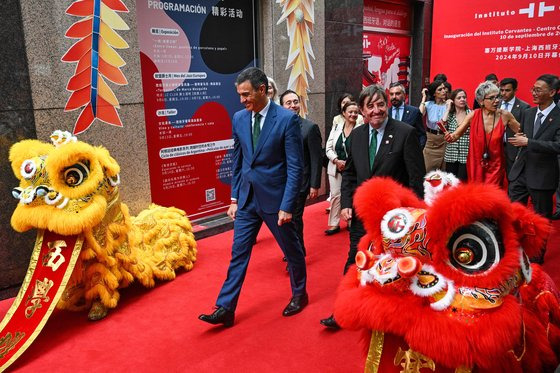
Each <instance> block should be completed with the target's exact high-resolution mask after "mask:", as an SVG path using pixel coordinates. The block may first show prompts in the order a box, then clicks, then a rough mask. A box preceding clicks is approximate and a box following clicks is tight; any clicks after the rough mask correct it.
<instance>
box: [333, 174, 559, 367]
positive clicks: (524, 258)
mask: <svg viewBox="0 0 560 373" xmlns="http://www.w3.org/2000/svg"><path fill="white" fill-rule="evenodd" d="M447 177H448V175H445V174H443V173H439V174H435V175H434V174H433V175H428V176H427V181H429V183H431V184H432V186H435V187H436V188H435V189H442V190H441V191H440V192H439V194H437V196H435V197H434V195H433V194H432V198H427V201H428V203H429V205H428V203H427V202H426V201H422V200H419V199H418V198H417V197H416V196H415V195H414V194H413V193H412V192H411V191H410V190H408V189H406V188H404V187H402V186H400V185H399V184H397V183H396V182H394V181H392V180H390V179H385V178H375V179H372V180H370V181H368V182H366V183H364V184H363V186H362V187H360V188H359V189H358V191H357V192H356V194H355V197H354V205H355V207H356V212H357V214H358V215H359V216H360V217H361V219H362V220H363V222H364V227H365V229H366V232H367V233H366V235H365V236H364V237H363V238H362V240H361V242H360V246H359V251H358V254H357V256H356V264H357V267H358V268H355V269H354V270H350V271H349V272H348V274H347V275H346V276H345V278H344V279H343V281H342V283H341V285H340V287H339V290H338V295H337V299H336V303H335V313H334V315H335V318H336V320H337V322H338V323H339V324H340V325H341V326H342V327H345V328H350V329H365V330H366V333H367V335H366V338H367V342H368V346H369V347H368V353H367V360H366V369H365V371H366V372H380V373H390V372H407V373H408V372H410V373H412V372H432V371H433V372H456V373H458V372H493V373H496V372H508V373H515V372H552V371H554V369H555V368H556V366H557V364H558V353H559V352H560V349H559V347H560V343H559V342H560V333H559V332H560V329H559V328H558V326H559V322H560V308H559V302H558V300H559V295H558V291H557V290H556V288H555V286H554V284H553V282H552V280H551V279H550V277H548V275H547V274H546V273H544V272H543V270H542V269H541V267H540V266H539V265H536V264H530V263H529V259H528V258H529V257H536V256H539V255H540V254H541V250H542V248H543V247H544V245H545V242H546V238H547V237H548V234H549V231H550V225H549V223H548V221H547V220H546V219H544V218H542V217H540V216H538V215H536V214H535V213H533V212H532V211H530V210H529V209H527V208H526V207H524V206H522V205H520V204H517V203H511V202H510V201H509V199H508V198H507V196H506V195H505V194H504V192H503V191H501V190H499V189H498V188H497V187H494V186H490V185H482V184H463V185H457V186H450V187H447V188H446V187H444V184H445V182H444V181H445V180H446V178H447ZM438 184H440V185H438ZM425 185H426V182H425ZM432 189H434V188H432ZM426 195H427V196H428V195H430V193H427V194H426Z"/></svg>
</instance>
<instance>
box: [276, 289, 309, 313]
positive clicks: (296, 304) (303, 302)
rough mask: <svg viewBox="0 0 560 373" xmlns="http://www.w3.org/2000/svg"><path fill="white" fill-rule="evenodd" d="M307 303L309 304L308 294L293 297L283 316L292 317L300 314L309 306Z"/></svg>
mask: <svg viewBox="0 0 560 373" xmlns="http://www.w3.org/2000/svg"><path fill="white" fill-rule="evenodd" d="M307 303H309V298H308V297H307V293H304V294H301V295H296V296H293V297H292V299H291V300H290V303H288V305H287V306H286V308H284V312H282V315H284V316H292V315H295V314H296V313H300V312H301V311H302V310H303V309H304V308H305V306H307Z"/></svg>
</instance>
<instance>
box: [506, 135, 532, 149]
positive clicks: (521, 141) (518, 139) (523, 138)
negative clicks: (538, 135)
mask: <svg viewBox="0 0 560 373" xmlns="http://www.w3.org/2000/svg"><path fill="white" fill-rule="evenodd" d="M508 142H509V143H510V144H511V145H513V146H517V147H521V146H527V144H528V143H529V139H528V138H527V135H525V134H524V133H521V132H519V133H516V134H515V136H513V137H510V138H509V139H508Z"/></svg>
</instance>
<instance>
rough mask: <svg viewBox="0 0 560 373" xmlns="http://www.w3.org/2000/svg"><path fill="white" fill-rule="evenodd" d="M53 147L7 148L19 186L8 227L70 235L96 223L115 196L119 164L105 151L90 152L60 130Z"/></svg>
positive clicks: (90, 148) (36, 144) (34, 143)
mask: <svg viewBox="0 0 560 373" xmlns="http://www.w3.org/2000/svg"><path fill="white" fill-rule="evenodd" d="M51 139H52V141H53V143H54V144H55V145H56V146H54V145H51V144H48V143H43V142H41V141H38V140H24V141H20V142H18V143H16V144H14V145H13V146H12V147H11V149H10V162H11V165H12V170H13V172H14V174H15V176H16V177H17V178H18V179H19V180H20V185H19V187H16V188H14V189H13V190H12V195H13V196H14V197H15V198H16V199H18V200H19V203H18V206H17V207H16V209H15V211H14V214H13V215H12V220H11V223H12V226H13V228H14V229H15V230H17V231H19V232H23V231H27V230H29V229H31V228H39V229H49V230H50V231H53V232H56V233H59V234H63V235H71V234H78V233H80V232H82V231H83V230H84V229H85V228H87V227H93V226H95V225H97V224H99V222H101V220H102V218H103V216H104V215H105V212H106V208H107V205H108V204H109V203H110V202H112V201H115V200H116V199H117V197H118V185H119V183H120V180H119V171H120V169H119V165H118V164H117V162H116V161H115V160H114V159H113V158H112V157H111V156H110V155H109V152H108V151H107V149H105V148H103V147H94V146H91V145H89V144H86V143H84V142H81V141H77V140H76V138H75V137H73V136H71V135H69V134H68V133H64V132H62V131H55V132H54V133H53V135H52V136H51Z"/></svg>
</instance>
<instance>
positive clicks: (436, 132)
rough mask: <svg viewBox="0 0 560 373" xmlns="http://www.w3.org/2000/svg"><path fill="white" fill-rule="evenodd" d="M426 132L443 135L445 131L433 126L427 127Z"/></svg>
mask: <svg viewBox="0 0 560 373" xmlns="http://www.w3.org/2000/svg"><path fill="white" fill-rule="evenodd" d="M426 132H429V133H432V134H434V135H443V132H441V131H440V130H433V129H431V128H426Z"/></svg>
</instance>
